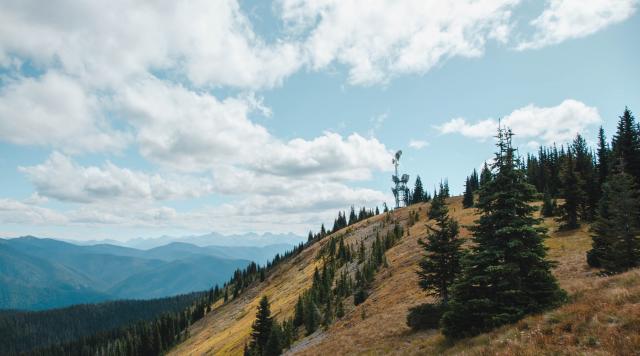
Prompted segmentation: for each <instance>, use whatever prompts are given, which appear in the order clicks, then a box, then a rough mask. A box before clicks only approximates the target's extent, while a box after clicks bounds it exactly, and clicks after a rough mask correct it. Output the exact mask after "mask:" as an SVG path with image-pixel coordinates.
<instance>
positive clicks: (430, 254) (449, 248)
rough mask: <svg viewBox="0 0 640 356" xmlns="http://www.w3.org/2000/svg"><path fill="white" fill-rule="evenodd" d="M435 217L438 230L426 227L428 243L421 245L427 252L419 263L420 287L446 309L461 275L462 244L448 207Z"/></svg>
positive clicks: (420, 241)
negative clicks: (451, 292)
mask: <svg viewBox="0 0 640 356" xmlns="http://www.w3.org/2000/svg"><path fill="white" fill-rule="evenodd" d="M440 209H441V210H440V213H439V214H438V216H437V217H436V228H433V227H430V226H427V227H428V228H429V230H430V232H429V233H428V235H427V241H426V242H424V241H422V240H419V241H418V242H419V243H420V245H421V246H422V248H423V249H424V251H425V256H424V258H423V259H422V261H420V270H419V271H418V275H419V277H420V287H422V289H424V290H426V291H428V293H429V294H430V295H432V296H435V297H436V298H438V299H439V300H440V301H441V302H442V303H443V304H444V305H446V304H447V303H448V302H449V290H450V287H451V285H452V284H453V281H454V280H455V278H456V277H457V276H458V274H459V273H460V259H461V257H462V252H461V250H460V246H461V245H462V242H463V241H462V240H461V239H459V238H458V233H459V230H460V229H459V226H458V223H457V222H456V221H455V220H453V219H452V218H450V217H449V209H448V208H447V206H446V205H443V206H442V208H440Z"/></svg>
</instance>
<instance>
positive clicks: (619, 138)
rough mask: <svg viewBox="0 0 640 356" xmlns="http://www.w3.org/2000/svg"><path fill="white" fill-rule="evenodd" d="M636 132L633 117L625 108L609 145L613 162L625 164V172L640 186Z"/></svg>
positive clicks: (639, 139) (639, 146)
mask: <svg viewBox="0 0 640 356" xmlns="http://www.w3.org/2000/svg"><path fill="white" fill-rule="evenodd" d="M638 131H639V129H638V126H637V124H636V119H635V117H634V116H633V114H632V113H631V110H629V108H625V110H624V113H623V114H622V116H620V121H618V127H617V131H616V134H615V135H614V136H613V139H612V143H611V150H612V151H613V156H614V162H619V161H620V160H622V161H623V162H624V164H625V172H627V173H628V174H630V175H632V176H633V177H634V178H635V179H636V184H640V132H638Z"/></svg>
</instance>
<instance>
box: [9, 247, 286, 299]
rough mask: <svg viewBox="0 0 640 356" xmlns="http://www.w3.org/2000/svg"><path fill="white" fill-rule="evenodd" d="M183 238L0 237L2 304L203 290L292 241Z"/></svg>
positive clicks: (270, 256)
mask: <svg viewBox="0 0 640 356" xmlns="http://www.w3.org/2000/svg"><path fill="white" fill-rule="evenodd" d="M256 236H258V235H256ZM180 240H181V241H183V242H173V241H170V240H169V239H165V240H163V239H162V238H159V239H151V240H141V239H140V240H136V241H138V242H140V243H139V244H138V245H139V246H143V245H145V244H143V243H142V242H146V245H147V246H153V247H152V248H149V249H145V250H143V249H139V248H131V247H125V246H118V245H113V244H105V243H100V244H94V245H76V244H72V243H69V242H65V241H60V240H55V239H43V238H37V237H33V236H26V237H20V238H13V239H0V309H26V310H39V309H48V308H56V307H62V306H67V305H72V304H78V303H91V302H98V301H104V300H113V299H148V298H158V297H164V296H170V295H176V294H181V293H188V292H192V291H197V290H204V289H208V288H211V287H212V286H213V285H215V284H220V285H221V284H222V283H224V282H225V281H227V280H228V278H229V277H230V276H231V275H232V274H233V271H235V270H236V269H237V268H244V267H245V266H246V265H247V264H248V263H249V261H255V262H256V263H259V264H265V263H266V262H267V261H268V260H269V259H271V258H272V257H273V256H274V255H275V254H276V253H282V252H284V251H286V250H288V249H290V248H291V247H292V245H291V244H287V243H281V244H272V245H264V246H259V247H253V246H251V247H247V246H212V245H211V246H206V245H202V246H198V245H196V244H194V243H187V241H191V242H200V243H202V244H204V243H205V241H207V240H206V239H205V238H204V237H203V236H194V237H192V239H188V238H181V239H180ZM165 241H168V243H167V244H164V245H162V244H161V243H162V242H165ZM209 241H211V240H209ZM245 241H246V240H245ZM156 244H160V245H158V246H154V245H156Z"/></svg>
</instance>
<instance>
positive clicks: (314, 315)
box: [304, 296, 320, 335]
mask: <svg viewBox="0 0 640 356" xmlns="http://www.w3.org/2000/svg"><path fill="white" fill-rule="evenodd" d="M319 324H320V311H319V310H318V307H317V306H316V303H315V302H314V300H313V298H312V297H311V296H308V297H307V298H305V305H304V326H305V329H306V330H307V335H310V334H312V333H313V332H314V331H316V329H318V325H319Z"/></svg>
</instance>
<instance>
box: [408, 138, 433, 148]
mask: <svg viewBox="0 0 640 356" xmlns="http://www.w3.org/2000/svg"><path fill="white" fill-rule="evenodd" d="M428 145H429V142H427V141H424V140H411V141H409V147H411V148H413V149H416V150H419V149H422V148H424V147H427V146H428Z"/></svg>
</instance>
